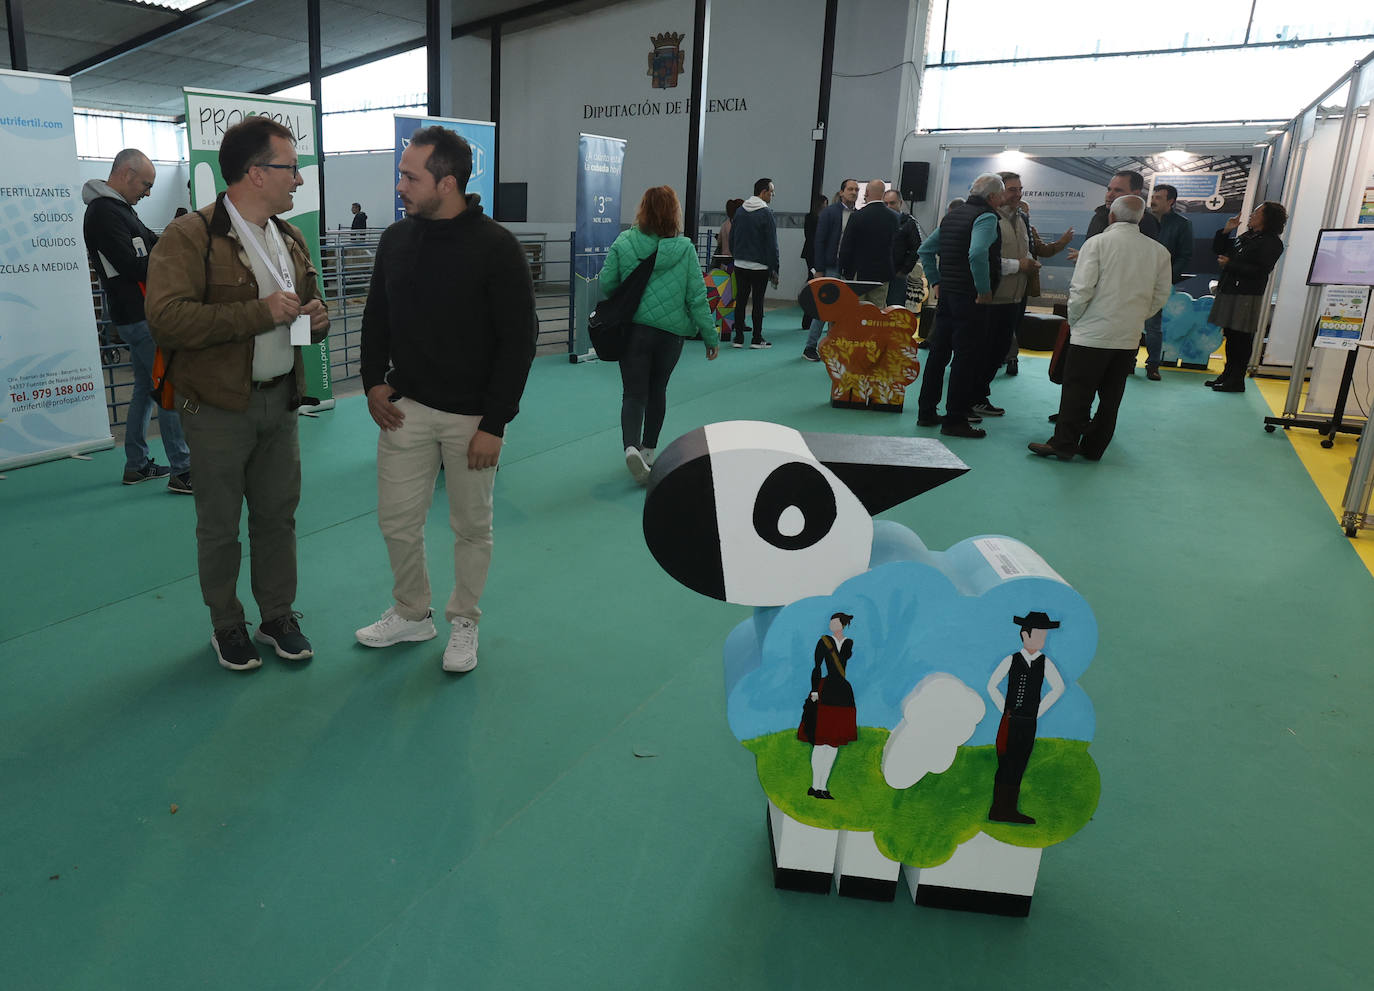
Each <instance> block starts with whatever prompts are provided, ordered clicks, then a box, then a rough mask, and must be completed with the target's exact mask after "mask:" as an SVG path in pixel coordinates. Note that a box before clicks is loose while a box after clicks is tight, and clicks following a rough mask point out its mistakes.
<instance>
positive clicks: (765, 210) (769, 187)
mask: <svg viewBox="0 0 1374 991" xmlns="http://www.w3.org/2000/svg"><path fill="white" fill-rule="evenodd" d="M772 202H773V180H772V179H760V180H759V181H758V182H756V183H754V195H753V196H751V197H749V198H748V199H747V200H745V201H744V204H743V205H742V206H741V207H740V208H739V209H738V210H736V211H735V218H734V220H732V221H731V222H730V253H731V254H732V255H734V257H735V285H736V286H737V287H738V288H737V289H736V290H735V341H734V346H735V347H737V348H741V347H744V321H745V317H746V316H749V317H750V318H752V322H753V324H754V336H753V338H752V339H751V340H750V341H749V346H750V347H751V348H754V349H755V350H760V349H762V348H771V347H772V346H773V345H772V344H771V343H770V342H768V341H765V340H764V339H763V294H764V290H765V289H766V288H767V284H768V283H769V282H772V283H773V288H774V289H776V288H777V287H778V270H779V264H778V225H777V221H775V220H774V219H773V211H772V209H771V208H770V207H769V204H770V203H772ZM751 295H752V296H753V298H754V305H753V309H752V312H750V313H747V314H746V309H748V307H749V297H750V296H751ZM721 343H722V344H724V343H725V339H724V338H722V339H721Z"/></svg>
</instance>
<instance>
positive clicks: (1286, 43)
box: [917, 0, 1374, 130]
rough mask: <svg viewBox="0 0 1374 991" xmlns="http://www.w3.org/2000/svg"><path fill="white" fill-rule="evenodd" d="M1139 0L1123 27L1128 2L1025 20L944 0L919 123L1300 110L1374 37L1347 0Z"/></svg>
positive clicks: (937, 0)
mask: <svg viewBox="0 0 1374 991" xmlns="http://www.w3.org/2000/svg"><path fill="white" fill-rule="evenodd" d="M1134 9H1135V10H1136V16H1135V18H1134V21H1133V22H1132V23H1131V24H1130V26H1129V28H1124V29H1120V30H1118V29H1117V27H1116V26H1117V25H1120V24H1122V23H1123V21H1122V20H1120V19H1118V18H1117V16H1115V14H1116V13H1119V11H1115V9H1114V8H1113V10H1112V12H1111V16H1107V13H1108V12H1107V11H1106V10H1105V9H1104V8H1103V7H1102V6H1101V4H1100V3H1096V2H1092V0H1045V2H1043V3H1041V4H1040V5H1039V6H1036V7H1032V8H1017V10H1018V11H1019V13H1020V15H1021V16H1019V19H1017V20H1014V21H1012V20H1010V19H1007V18H999V17H998V16H996V14H995V11H994V16H992V17H991V18H988V17H987V12H988V8H987V7H986V6H984V7H979V6H977V5H970V4H964V3H954V2H951V0H932V3H931V12H930V21H929V26H928V31H927V35H926V59H925V73H924V88H923V92H922V93H921V98H920V109H919V112H918V120H917V126H918V128H920V129H925V130H936V129H938V130H965V129H978V128H1005V129H1014V128H1025V127H1071V126H1074V125H1080V124H1081V125H1088V126H1111V125H1118V124H1150V123H1156V124H1190V123H1207V122H1230V121H1249V120H1257V121H1268V120H1287V119H1288V118H1290V117H1292V116H1293V115H1294V114H1296V113H1297V112H1298V111H1300V110H1301V109H1302V108H1303V106H1305V105H1306V103H1307V102H1308V101H1309V100H1311V99H1312V97H1313V96H1314V95H1316V94H1318V93H1320V92H1321V91H1322V89H1323V87H1326V86H1329V85H1330V84H1332V83H1333V82H1335V80H1336V77H1337V76H1339V75H1340V71H1341V70H1342V69H1343V68H1345V67H1348V66H1350V65H1351V64H1352V63H1354V62H1356V61H1359V60H1360V59H1361V58H1363V57H1365V56H1367V55H1368V54H1369V52H1370V49H1371V48H1374V13H1371V8H1370V7H1369V6H1368V5H1360V4H1352V3H1349V2H1347V0H1304V2H1303V3H1301V4H1295V3H1293V2H1291V0H1210V2H1208V3H1205V4H1200V3H1198V2H1197V0H1156V2H1154V3H1151V4H1148V5H1145V6H1141V7H1139V8H1134ZM1252 10H1253V13H1252ZM1127 13H1129V11H1127ZM980 16H981V17H982V19H981V20H980V19H979V18H980ZM1104 35H1109V37H1104Z"/></svg>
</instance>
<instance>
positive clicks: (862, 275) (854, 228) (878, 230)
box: [840, 179, 898, 307]
mask: <svg viewBox="0 0 1374 991" xmlns="http://www.w3.org/2000/svg"><path fill="white" fill-rule="evenodd" d="M886 185H887V184H886V183H884V182H883V180H881V179H873V180H870V181H869V183H868V186H867V187H865V189H864V198H865V199H866V200H867V203H866V204H865V205H864V208H863V209H862V210H860V211H859V212H858V213H856V214H854V216H853V217H852V218H851V219H850V221H849V223H848V224H847V225H846V226H845V229H844V236H843V237H842V238H840V271H841V272H842V273H843V275H844V278H845V279H847V280H848V281H850V282H876V283H878V285H877V286H875V287H874V288H873V289H870V290H869V291H868V292H866V293H864V294H863V295H862V296H861V297H859V298H860V299H866V300H868V302H870V303H872V304H873V305H874V306H880V307H881V306H886V305H887V284H888V283H889V282H891V281H892V236H893V235H894V234H896V233H897V223H898V218H897V215H896V214H895V213H893V212H892V211H891V210H889V209H888V208H887V204H886V203H884V202H883V192H884V187H885V186H886Z"/></svg>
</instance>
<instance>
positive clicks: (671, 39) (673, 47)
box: [645, 31, 687, 89]
mask: <svg viewBox="0 0 1374 991" xmlns="http://www.w3.org/2000/svg"><path fill="white" fill-rule="evenodd" d="M685 37H687V36H686V35H685V34H678V33H677V32H676V31H665V32H664V33H663V34H656V35H652V36H651V37H650V38H649V40H650V41H652V42H653V44H654V47H653V49H652V50H651V51H650V52H649V71H648V72H646V73H645V75H646V76H650V77H652V79H653V88H654V89H672V88H673V87H674V86H676V85H677V77H678V73H680V72H681V71H682V39H683V38H685Z"/></svg>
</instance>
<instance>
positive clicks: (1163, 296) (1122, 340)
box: [1029, 196, 1172, 461]
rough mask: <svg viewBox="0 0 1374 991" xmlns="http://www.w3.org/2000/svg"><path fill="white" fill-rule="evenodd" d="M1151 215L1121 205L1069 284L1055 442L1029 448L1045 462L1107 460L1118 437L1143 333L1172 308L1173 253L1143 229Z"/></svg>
mask: <svg viewBox="0 0 1374 991" xmlns="http://www.w3.org/2000/svg"><path fill="white" fill-rule="evenodd" d="M1144 213H1145V201H1144V200H1143V199H1141V198H1140V197H1139V196H1122V197H1119V198H1117V199H1116V200H1115V201H1114V202H1113V203H1112V206H1111V211H1110V223H1109V225H1108V227H1107V228H1106V230H1105V231H1103V233H1102V234H1101V236H1099V237H1095V238H1092V239H1091V240H1089V241H1087V242H1086V243H1084V245H1083V248H1082V250H1081V251H1080V252H1079V255H1078V264H1077V266H1076V267H1075V268H1074V273H1073V281H1072V282H1071V283H1070V284H1069V327H1070V331H1069V348H1068V353H1067V354H1066V355H1065V361H1064V384H1063V386H1062V388H1061V391H1060V396H1059V414H1058V419H1057V420H1056V421H1055V427H1054V436H1053V437H1051V438H1050V439H1049V441H1048V442H1047V443H1044V444H1035V443H1032V444H1030V445H1029V448H1030V450H1031V451H1032V452H1033V453H1035V454H1038V455H1040V456H1041V457H1042V458H1048V457H1057V458H1059V459H1060V460H1061V461H1069V460H1072V458H1073V456H1074V455H1075V454H1081V455H1083V456H1084V457H1085V458H1087V459H1088V460H1089V461H1098V460H1101V458H1102V454H1103V452H1104V451H1106V450H1107V445H1108V444H1110V443H1111V440H1112V434H1113V433H1115V431H1116V415H1117V411H1118V410H1119V409H1120V407H1121V397H1122V396H1123V395H1125V392H1126V379H1127V377H1128V376H1130V374H1131V370H1132V369H1133V368H1135V360H1136V353H1137V351H1138V350H1139V347H1140V327H1141V325H1142V324H1143V323H1144V322H1145V318H1146V317H1148V316H1149V315H1150V314H1152V313H1155V312H1157V311H1158V310H1159V309H1160V308H1161V307H1162V306H1163V305H1164V303H1165V302H1166V301H1167V300H1168V298H1169V291H1170V288H1171V285H1172V271H1171V268H1170V263H1169V252H1168V251H1167V250H1166V249H1165V248H1164V246H1163V245H1161V244H1160V243H1159V242H1158V241H1156V240H1154V239H1153V238H1150V237H1148V236H1146V235H1145V234H1143V233H1141V231H1140V228H1139V226H1138V225H1139V223H1140V218H1141V216H1142V215H1144ZM1094 394H1096V395H1097V399H1098V406H1097V414H1096V415H1095V416H1094V415H1092V412H1091V410H1092V402H1093V395H1094Z"/></svg>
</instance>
